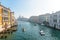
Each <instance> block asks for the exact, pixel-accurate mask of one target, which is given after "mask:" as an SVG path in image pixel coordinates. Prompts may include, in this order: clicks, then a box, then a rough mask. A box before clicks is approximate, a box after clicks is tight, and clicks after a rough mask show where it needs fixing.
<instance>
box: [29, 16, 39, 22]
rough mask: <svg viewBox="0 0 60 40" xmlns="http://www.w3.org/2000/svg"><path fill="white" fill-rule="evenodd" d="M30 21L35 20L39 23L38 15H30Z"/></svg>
mask: <svg viewBox="0 0 60 40" xmlns="http://www.w3.org/2000/svg"><path fill="white" fill-rule="evenodd" d="M29 21H30V22H35V23H39V17H38V16H31V17H30V18H29Z"/></svg>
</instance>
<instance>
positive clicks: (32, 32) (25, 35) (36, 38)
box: [0, 21, 60, 40]
mask: <svg viewBox="0 0 60 40" xmlns="http://www.w3.org/2000/svg"><path fill="white" fill-rule="evenodd" d="M22 28H25V32H23V31H22ZM40 30H43V31H44V32H45V36H41V35H40V33H39V31H40ZM0 40H60V31H58V30H55V29H52V28H49V27H46V26H42V25H38V24H36V23H30V22H23V21H20V22H18V27H17V31H16V32H13V33H12V34H8V37H7V38H6V39H0Z"/></svg>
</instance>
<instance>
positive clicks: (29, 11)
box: [0, 0, 60, 18]
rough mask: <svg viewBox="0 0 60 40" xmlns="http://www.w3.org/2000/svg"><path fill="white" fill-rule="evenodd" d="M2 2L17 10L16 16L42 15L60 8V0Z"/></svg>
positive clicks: (5, 0)
mask: <svg viewBox="0 0 60 40" xmlns="http://www.w3.org/2000/svg"><path fill="white" fill-rule="evenodd" d="M0 2H1V4H2V5H4V6H6V7H9V8H10V9H11V10H12V11H14V12H15V17H16V18H17V17H18V16H20V15H21V16H24V17H27V18H29V17H30V16H32V15H34V16H35V15H41V14H45V13H52V11H54V12H56V11H59V10H60V0H0Z"/></svg>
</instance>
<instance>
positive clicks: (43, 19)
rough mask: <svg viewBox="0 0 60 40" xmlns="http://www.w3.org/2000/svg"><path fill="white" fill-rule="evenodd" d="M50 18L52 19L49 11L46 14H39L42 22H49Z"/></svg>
mask: <svg viewBox="0 0 60 40" xmlns="http://www.w3.org/2000/svg"><path fill="white" fill-rule="evenodd" d="M49 20H50V14H49V13H47V14H44V15H39V22H40V24H42V23H47V22H49Z"/></svg>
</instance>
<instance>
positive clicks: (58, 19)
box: [49, 11, 60, 29]
mask: <svg viewBox="0 0 60 40" xmlns="http://www.w3.org/2000/svg"><path fill="white" fill-rule="evenodd" d="M49 25H50V26H51V27H54V28H57V29H60V11H58V12H55V13H52V14H51V15H50V22H49Z"/></svg>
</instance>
